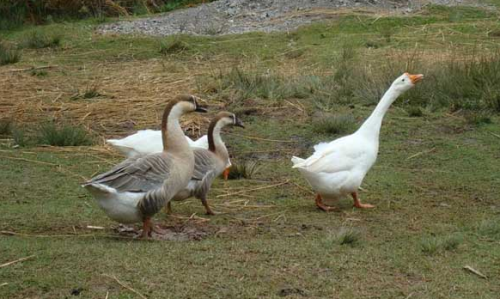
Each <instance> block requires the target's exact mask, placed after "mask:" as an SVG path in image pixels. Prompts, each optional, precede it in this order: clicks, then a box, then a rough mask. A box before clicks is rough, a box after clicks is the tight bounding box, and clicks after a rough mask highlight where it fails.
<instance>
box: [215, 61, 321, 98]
mask: <svg viewBox="0 0 500 299" xmlns="http://www.w3.org/2000/svg"><path fill="white" fill-rule="evenodd" d="M216 80H217V82H218V88H217V89H218V91H219V92H231V93H233V96H234V98H236V100H244V99H248V98H260V99H268V100H272V101H280V100H283V99H286V98H305V97H307V96H308V95H309V94H310V93H311V89H310V87H309V85H308V83H309V82H307V81H305V80H301V78H288V77H285V76H282V75H279V74H274V73H270V72H265V73H262V72H259V71H245V70H243V69H241V68H233V69H232V70H231V71H230V72H228V73H223V72H220V73H219V74H218V75H217V76H216Z"/></svg>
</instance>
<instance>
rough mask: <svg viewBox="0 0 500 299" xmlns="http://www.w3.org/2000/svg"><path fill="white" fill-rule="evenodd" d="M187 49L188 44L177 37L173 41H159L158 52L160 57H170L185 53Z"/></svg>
mask: <svg viewBox="0 0 500 299" xmlns="http://www.w3.org/2000/svg"><path fill="white" fill-rule="evenodd" d="M189 48H190V46H189V44H188V43H187V42H186V41H184V40H183V39H182V38H180V37H178V38H175V39H173V40H166V41H161V42H160V48H159V50H158V52H159V53H160V54H162V55H170V54H175V53H181V52H184V51H187V50H189Z"/></svg>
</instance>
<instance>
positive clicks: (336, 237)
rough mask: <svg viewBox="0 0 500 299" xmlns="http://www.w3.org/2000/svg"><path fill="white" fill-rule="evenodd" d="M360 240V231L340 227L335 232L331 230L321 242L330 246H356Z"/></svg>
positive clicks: (325, 245)
mask: <svg viewBox="0 0 500 299" xmlns="http://www.w3.org/2000/svg"><path fill="white" fill-rule="evenodd" d="M360 241H361V233H360V232H359V231H358V230H355V229H352V228H347V227H341V228H340V229H339V230H338V231H337V232H335V233H333V232H332V233H330V234H329V235H328V236H327V237H326V238H324V241H323V242H322V243H323V246H324V247H327V248H330V247H332V246H334V245H336V244H338V245H349V246H356V245H359V243H360Z"/></svg>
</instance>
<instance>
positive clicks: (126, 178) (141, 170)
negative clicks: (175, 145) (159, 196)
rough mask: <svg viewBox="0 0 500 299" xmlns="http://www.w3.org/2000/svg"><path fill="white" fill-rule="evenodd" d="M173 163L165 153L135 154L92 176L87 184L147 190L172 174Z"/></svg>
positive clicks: (156, 186)
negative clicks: (106, 170)
mask: <svg viewBox="0 0 500 299" xmlns="http://www.w3.org/2000/svg"><path fill="white" fill-rule="evenodd" d="M172 164H173V163H172V161H171V159H168V157H166V156H165V155H164V154H163V153H159V154H152V155H146V156H135V157H133V158H129V159H127V160H125V161H123V162H122V163H120V164H118V165H116V166H115V167H113V168H112V169H111V170H109V171H108V172H105V173H103V174H101V175H98V176H96V177H94V178H92V179H91V180H90V181H89V182H87V184H93V183H98V184H103V185H106V186H108V187H111V188H114V189H116V190H117V191H119V192H147V191H149V190H153V189H157V188H159V187H161V186H162V184H163V182H164V181H165V180H166V179H167V178H168V177H169V176H170V171H171V168H172Z"/></svg>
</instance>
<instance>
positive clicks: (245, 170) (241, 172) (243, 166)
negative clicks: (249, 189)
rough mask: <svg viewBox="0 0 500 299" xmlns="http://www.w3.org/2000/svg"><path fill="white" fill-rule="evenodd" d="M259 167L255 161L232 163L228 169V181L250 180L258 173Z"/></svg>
mask: <svg viewBox="0 0 500 299" xmlns="http://www.w3.org/2000/svg"><path fill="white" fill-rule="evenodd" d="M260 169H261V166H260V164H259V162H257V161H241V162H235V161H232V165H231V168H230V169H229V176H228V179H229V180H239V179H252V178H254V177H255V175H256V174H257V173H258V172H259V171H260Z"/></svg>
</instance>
